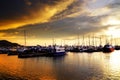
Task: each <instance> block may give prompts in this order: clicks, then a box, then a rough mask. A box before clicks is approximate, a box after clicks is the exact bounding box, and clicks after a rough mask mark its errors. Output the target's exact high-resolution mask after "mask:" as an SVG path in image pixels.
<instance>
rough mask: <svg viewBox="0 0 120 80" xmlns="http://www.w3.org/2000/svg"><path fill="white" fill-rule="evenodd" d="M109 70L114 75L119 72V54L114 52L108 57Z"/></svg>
mask: <svg viewBox="0 0 120 80" xmlns="http://www.w3.org/2000/svg"><path fill="white" fill-rule="evenodd" d="M109 64H110V70H111V71H112V72H113V73H114V72H115V73H117V72H118V71H120V53H119V52H118V51H115V52H114V53H112V54H111V55H110V61H109Z"/></svg>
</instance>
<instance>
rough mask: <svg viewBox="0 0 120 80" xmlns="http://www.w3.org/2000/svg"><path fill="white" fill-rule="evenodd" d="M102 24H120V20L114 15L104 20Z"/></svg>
mask: <svg viewBox="0 0 120 80" xmlns="http://www.w3.org/2000/svg"><path fill="white" fill-rule="evenodd" d="M103 21H104V20H103ZM102 24H103V25H120V20H118V19H116V18H113V17H109V18H108V19H107V20H106V21H104V22H102Z"/></svg>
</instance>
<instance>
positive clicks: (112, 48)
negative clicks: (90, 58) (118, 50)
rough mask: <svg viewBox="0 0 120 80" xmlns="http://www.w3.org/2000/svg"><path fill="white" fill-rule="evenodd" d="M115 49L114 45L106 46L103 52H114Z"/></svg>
mask: <svg viewBox="0 0 120 80" xmlns="http://www.w3.org/2000/svg"><path fill="white" fill-rule="evenodd" d="M114 50H115V49H114V47H113V46H112V45H110V44H106V45H105V46H104V47H103V52H113V51H114Z"/></svg>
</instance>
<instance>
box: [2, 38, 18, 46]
mask: <svg viewBox="0 0 120 80" xmlns="http://www.w3.org/2000/svg"><path fill="white" fill-rule="evenodd" d="M16 46H20V45H19V44H17V43H12V42H9V41H7V40H0V47H16Z"/></svg>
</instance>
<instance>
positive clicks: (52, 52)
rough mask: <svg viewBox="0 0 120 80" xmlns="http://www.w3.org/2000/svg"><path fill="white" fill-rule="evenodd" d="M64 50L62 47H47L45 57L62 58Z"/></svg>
mask: <svg viewBox="0 0 120 80" xmlns="http://www.w3.org/2000/svg"><path fill="white" fill-rule="evenodd" d="M65 54H66V52H65V48H64V47H62V46H52V47H49V50H48V52H47V54H46V56H63V55H65Z"/></svg>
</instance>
